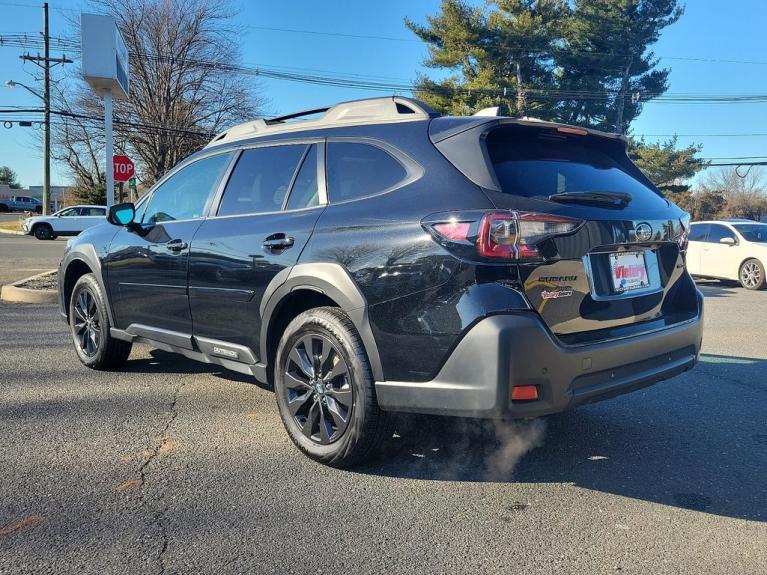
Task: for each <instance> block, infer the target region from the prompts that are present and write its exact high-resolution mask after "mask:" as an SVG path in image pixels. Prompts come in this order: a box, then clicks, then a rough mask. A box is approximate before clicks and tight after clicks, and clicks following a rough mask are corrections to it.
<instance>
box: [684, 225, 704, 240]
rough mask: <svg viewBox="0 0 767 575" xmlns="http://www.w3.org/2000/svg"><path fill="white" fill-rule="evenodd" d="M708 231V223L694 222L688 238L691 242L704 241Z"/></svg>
mask: <svg viewBox="0 0 767 575" xmlns="http://www.w3.org/2000/svg"><path fill="white" fill-rule="evenodd" d="M707 233H708V224H693V225H692V226H691V227H690V236H689V237H688V238H687V239H688V240H689V241H691V242H704V241H706V234H707Z"/></svg>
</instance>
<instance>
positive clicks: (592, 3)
mask: <svg viewBox="0 0 767 575" xmlns="http://www.w3.org/2000/svg"><path fill="white" fill-rule="evenodd" d="M677 4H678V3H677V0H575V1H574V3H573V9H572V12H571V14H570V18H569V19H568V23H567V26H566V28H565V33H564V35H563V39H562V40H563V43H562V47H561V49H558V50H556V52H555V55H554V57H555V61H556V64H557V66H558V68H559V70H560V77H559V89H560V90H561V91H562V92H565V93H571V94H572V96H573V98H572V99H570V100H563V101H561V102H560V107H559V110H558V114H557V116H558V117H559V118H560V119H561V120H563V121H565V122H567V123H570V124H581V125H586V126H592V127H596V128H599V129H602V130H606V131H615V132H618V133H621V134H622V133H625V132H626V129H627V127H628V126H629V125H630V124H631V121H632V120H633V119H634V118H635V117H636V116H638V115H639V113H640V112H641V107H642V102H643V101H647V100H649V99H652V98H653V97H655V96H658V95H661V94H663V93H664V92H665V91H666V90H667V89H668V74H669V70H667V69H658V68H657V66H658V63H659V62H658V59H657V58H655V56H654V54H653V53H652V52H651V51H648V49H649V47H650V46H652V45H653V44H654V43H655V42H657V40H658V38H659V37H660V33H661V31H662V30H663V29H664V28H665V27H667V26H669V25H671V24H673V23H674V22H676V21H677V20H678V19H679V18H680V17H681V16H682V13H683V11H684V9H683V8H682V7H680V6H678V5H677ZM637 95H638V97H637Z"/></svg>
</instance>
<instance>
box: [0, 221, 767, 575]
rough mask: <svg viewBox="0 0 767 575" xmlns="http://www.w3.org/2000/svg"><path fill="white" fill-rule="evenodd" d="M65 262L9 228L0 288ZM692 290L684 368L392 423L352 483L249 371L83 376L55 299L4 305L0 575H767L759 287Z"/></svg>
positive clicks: (155, 361)
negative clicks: (514, 413) (544, 402)
mask: <svg viewBox="0 0 767 575" xmlns="http://www.w3.org/2000/svg"><path fill="white" fill-rule="evenodd" d="M63 248H64V241H63V240H57V241H54V242H39V241H36V240H34V239H33V238H29V237H20V236H5V235H0V284H2V283H8V282H9V281H12V280H13V279H19V278H21V277H25V276H27V275H32V274H34V273H38V272H39V271H42V270H41V269H39V268H43V269H50V268H51V267H54V266H55V264H56V262H57V261H58V258H59V257H60V254H61V253H62V252H63ZM701 289H702V291H703V292H704V294H705V296H706V328H705V336H704V345H703V356H702V359H701V362H700V363H699V365H698V366H697V367H696V368H695V369H694V370H693V371H691V372H689V373H686V374H684V375H682V376H680V377H678V378H676V379H673V380H670V381H666V382H663V383H661V384H658V385H656V386H654V387H651V388H648V389H645V390H642V391H639V392H636V393H634V394H630V395H627V396H623V397H619V398H616V399H612V400H609V401H605V402H602V403H598V404H594V405H590V406H586V407H582V408H580V409H577V410H575V411H571V412H569V413H565V414H562V415H559V416H556V417H552V418H548V419H546V420H544V421H535V422H522V423H516V424H501V423H498V424H492V423H480V422H472V421H466V420H458V419H448V418H432V417H401V418H399V420H398V427H397V434H396V435H395V437H394V438H392V440H391V441H390V443H389V445H388V446H387V449H386V452H385V453H384V454H383V455H382V456H381V457H380V458H379V459H378V460H377V461H375V462H374V463H372V464H370V465H368V466H366V467H362V468H357V469H354V470H350V471H339V470H334V469H330V468H327V467H323V466H320V465H318V464H315V463H312V462H311V461H310V460H308V459H307V458H306V457H304V456H302V455H301V454H300V453H299V452H298V451H297V450H296V449H295V448H294V447H293V446H292V444H291V443H290V441H289V440H288V438H287V435H286V434H285V432H284V430H283V428H282V424H281V423H280V420H279V417H278V415H277V412H276V407H275V402H274V398H273V396H272V394H271V392H270V391H269V390H268V389H264V388H262V387H260V386H259V385H257V384H255V383H254V382H253V381H252V380H251V379H250V378H247V377H244V376H241V375H238V374H235V373H230V372H226V371H222V370H220V369H219V368H217V367H215V366H210V365H203V364H198V363H194V362H192V361H189V360H186V359H183V358H179V357H176V356H172V355H169V354H167V353H164V352H158V351H152V350H150V349H148V348H146V347H144V346H135V347H134V351H133V354H132V356H131V359H130V361H129V364H128V367H127V369H126V370H125V371H124V372H120V373H99V372H93V371H89V370H87V369H86V368H84V367H82V366H81V365H80V363H79V362H78V361H77V358H76V356H75V354H74V352H73V351H72V349H71V342H70V340H69V335H68V332H67V327H66V325H65V324H64V323H63V322H62V321H61V320H60V319H59V317H58V315H57V310H56V307H55V306H28V305H15V304H0V389H1V390H2V395H0V421H2V427H0V472H1V473H2V481H0V573H9V574H10V573H13V574H19V573H73V572H77V573H99V574H102V573H131V574H137V573H141V574H143V573H198V572H199V573H217V574H218V573H222V574H223V573H246V572H248V573H336V572H348V573H448V572H450V573H467V572H476V573H495V572H498V573H584V574H586V573H643V574H644V573H723V574H724V573H727V574H731V573H765V572H767V479H765V478H767V410H766V409H765V403H766V401H767V376H766V375H765V373H766V372H765V370H766V368H767V345H765V323H764V320H765V318H766V317H767V292H748V291H746V290H744V289H742V288H740V287H736V286H731V285H724V284H720V283H718V282H710V283H706V284H704V285H702V286H701ZM535 445H537V447H534V446H535ZM528 448H532V450H531V451H529V452H528V453H526V454H524V452H525V451H526V450H527V449H528Z"/></svg>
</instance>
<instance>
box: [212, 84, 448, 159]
mask: <svg viewBox="0 0 767 575" xmlns="http://www.w3.org/2000/svg"><path fill="white" fill-rule="evenodd" d="M321 112H324V113H323V114H322V116H320V117H319V118H311V119H307V120H298V121H295V122H288V121H286V120H294V119H296V118H301V117H303V116H310V115H313V114H319V113H321ZM438 115H439V114H438V113H437V112H435V111H434V110H433V109H432V108H431V107H430V106H429V105H428V104H425V103H423V102H421V101H419V100H416V99H414V98H405V97H402V96H389V97H386V98H368V99H365V100H353V101H351V102H341V103H340V104H336V105H335V106H331V107H329V108H316V109H313V110H306V111H304V112H296V113H293V114H288V115H286V116H279V117H276V118H271V119H269V120H265V119H263V118H260V119H257V120H253V121H251V122H245V123H244V124H239V125H237V126H234V127H232V128H229V129H228V130H227V131H225V132H222V133H220V134H218V135H217V136H216V137H215V138H213V139H212V140H211V141H210V142H209V143H208V145H207V146H205V147H206V148H207V147H210V146H215V145H218V144H223V143H225V142H230V141H233V140H242V139H245V138H251V137H254V136H261V135H266V134H279V133H285V132H294V131H298V130H306V129H312V128H332V127H334V126H343V125H347V126H348V125H359V124H380V123H383V122H409V121H413V120H425V119H428V118H433V117H436V116H438Z"/></svg>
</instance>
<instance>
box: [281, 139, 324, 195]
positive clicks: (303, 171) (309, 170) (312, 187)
mask: <svg viewBox="0 0 767 575" xmlns="http://www.w3.org/2000/svg"><path fill="white" fill-rule="evenodd" d="M318 205H320V190H319V186H318V185H317V145H316V144H312V147H311V148H309V151H308V152H307V154H306V156H305V157H304V161H303V162H301V167H300V168H299V170H298V175H296V179H295V181H294V182H293V187H292V188H291V190H290V197H289V198H288V203H287V204H286V206H285V209H287V210H300V209H303V208H313V207H314V206H318Z"/></svg>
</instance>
